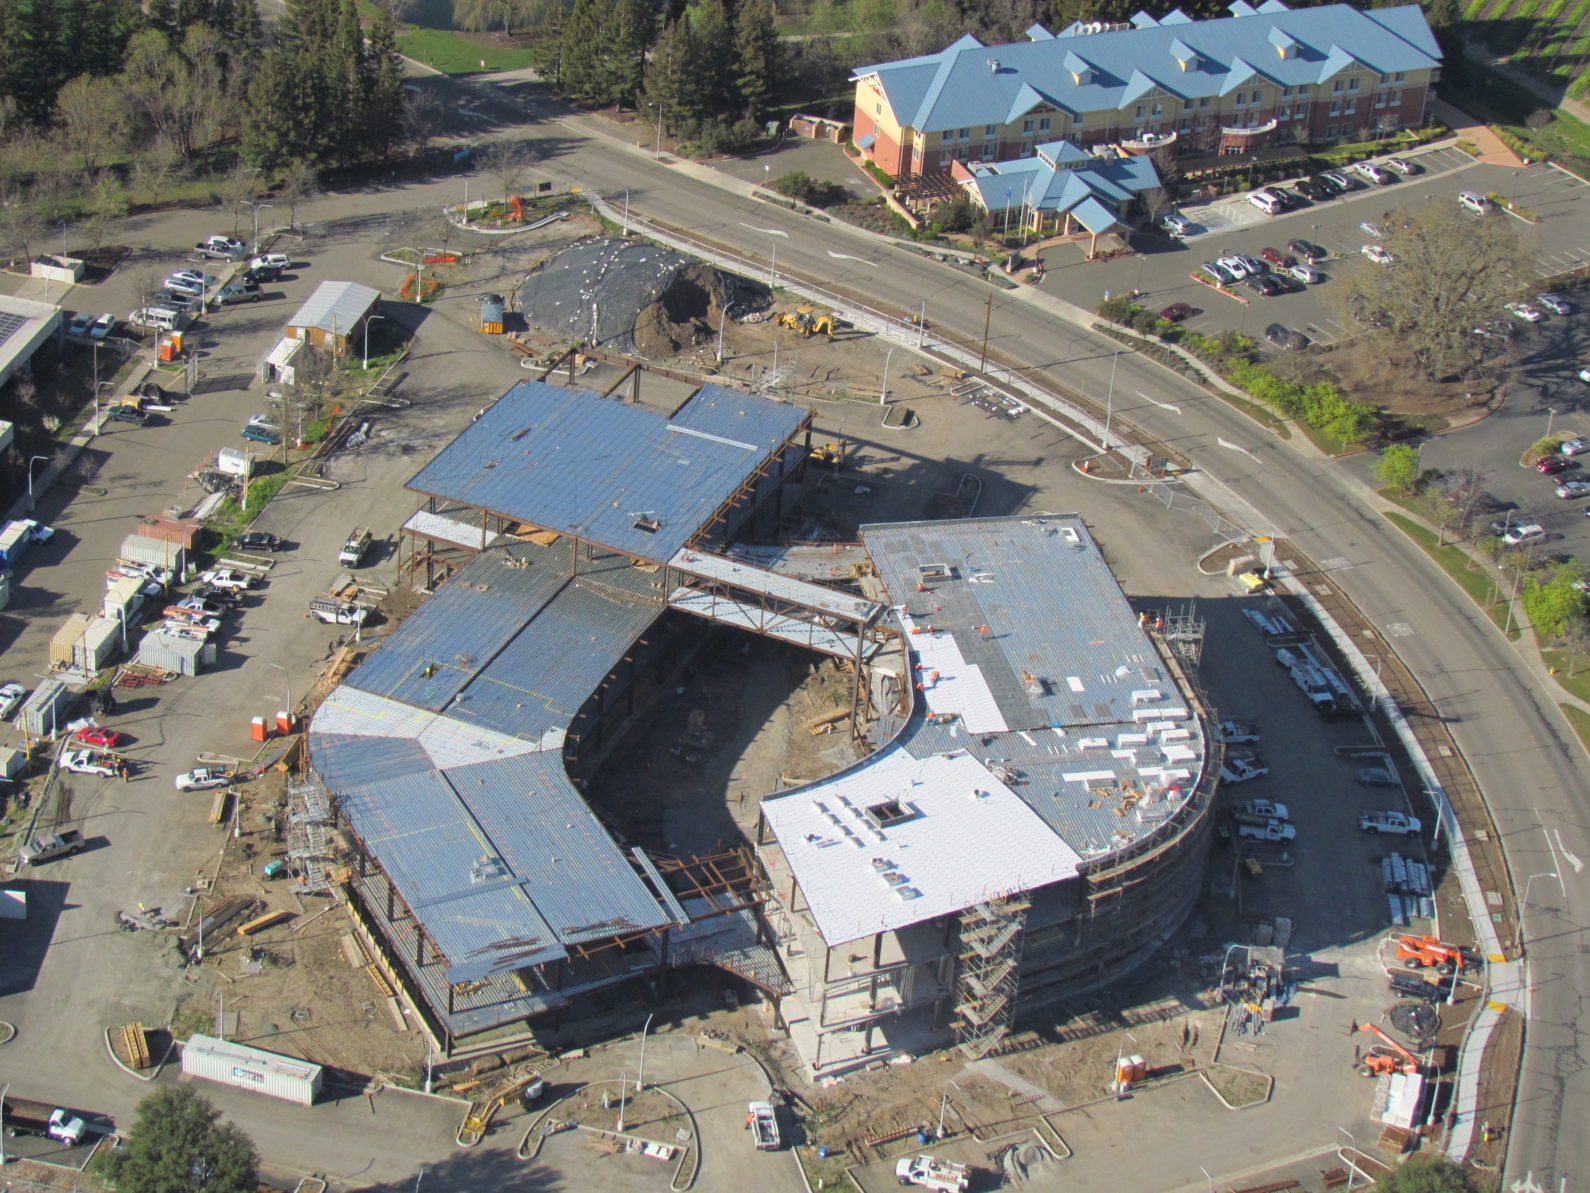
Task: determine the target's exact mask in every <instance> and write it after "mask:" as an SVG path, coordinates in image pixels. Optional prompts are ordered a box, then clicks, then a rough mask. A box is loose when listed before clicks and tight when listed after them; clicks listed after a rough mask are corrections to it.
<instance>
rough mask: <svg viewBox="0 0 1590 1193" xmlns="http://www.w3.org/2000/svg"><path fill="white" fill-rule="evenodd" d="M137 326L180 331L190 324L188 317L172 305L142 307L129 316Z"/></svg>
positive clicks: (129, 319)
mask: <svg viewBox="0 0 1590 1193" xmlns="http://www.w3.org/2000/svg"><path fill="white" fill-rule="evenodd" d="M127 322H128V323H131V324H133V325H134V326H135V327H152V328H154V329H155V330H156V331H180V330H181V329H182V328H184V327H186V326H187V325H188V317H187V315H185V314H183V313H182V312H181V311H178V310H173V309H172V308H171V307H140V308H139V309H138V310H136V311H134V312H133V313H132V314H130V315H128V316H127Z"/></svg>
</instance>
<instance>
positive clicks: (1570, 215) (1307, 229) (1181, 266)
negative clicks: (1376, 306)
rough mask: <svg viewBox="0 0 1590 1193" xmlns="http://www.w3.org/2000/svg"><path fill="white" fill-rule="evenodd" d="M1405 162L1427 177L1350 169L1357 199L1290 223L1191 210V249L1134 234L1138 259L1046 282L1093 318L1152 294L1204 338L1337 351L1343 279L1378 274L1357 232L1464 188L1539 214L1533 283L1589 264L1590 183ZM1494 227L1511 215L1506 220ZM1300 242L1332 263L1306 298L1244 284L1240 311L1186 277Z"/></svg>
mask: <svg viewBox="0 0 1590 1193" xmlns="http://www.w3.org/2000/svg"><path fill="white" fill-rule="evenodd" d="M1405 156H1406V157H1407V158H1408V160H1410V161H1412V162H1413V163H1415V164H1416V165H1417V166H1419V167H1420V169H1421V171H1422V172H1421V173H1418V174H1415V175H1413V176H1411V177H1407V178H1403V177H1401V176H1400V175H1397V176H1396V178H1397V180H1396V181H1394V182H1392V183H1390V184H1388V185H1384V186H1377V185H1375V184H1372V183H1368V182H1365V181H1364V180H1363V179H1361V178H1357V177H1356V176H1355V175H1353V174H1352V173H1351V172H1349V174H1348V177H1349V178H1353V179H1354V181H1355V188H1354V189H1353V190H1352V191H1350V192H1349V193H1347V194H1345V195H1342V196H1340V197H1338V198H1335V199H1329V200H1324V201H1321V202H1316V203H1310V204H1308V205H1306V206H1303V207H1301V208H1299V209H1297V210H1294V211H1290V212H1287V213H1285V214H1282V215H1277V216H1268V215H1265V214H1264V213H1263V212H1261V211H1259V210H1258V209H1257V208H1256V207H1254V206H1252V205H1251V204H1250V203H1248V202H1247V201H1246V199H1245V198H1244V195H1243V194H1241V193H1239V194H1236V195H1232V196H1228V197H1226V198H1225V199H1222V200H1220V201H1219V202H1217V203H1215V204H1213V205H1211V206H1209V207H1204V208H1184V209H1183V213H1184V214H1185V215H1186V217H1187V218H1188V219H1189V220H1190V221H1192V224H1193V228H1192V230H1191V231H1190V233H1189V234H1188V235H1187V236H1186V237H1185V238H1184V239H1183V240H1181V241H1174V240H1168V239H1165V238H1162V237H1158V236H1152V235H1142V236H1138V237H1137V238H1136V239H1135V242H1134V247H1136V248H1137V249H1138V250H1139V252H1138V255H1136V256H1134V257H1124V258H1114V259H1111V260H1108V261H1095V262H1086V261H1082V260H1081V259H1080V256H1079V255H1078V254H1076V253H1075V252H1074V251H1073V250H1069V249H1060V250H1050V251H1049V253H1048V254H1047V256H1046V260H1045V266H1046V268H1045V276H1044V281H1043V285H1045V286H1048V287H1050V288H1052V290H1053V292H1054V293H1056V294H1058V295H1061V296H1063V297H1065V298H1066V299H1068V300H1069V301H1071V302H1074V303H1077V304H1078V305H1080V306H1084V307H1088V308H1090V309H1091V308H1093V307H1095V306H1097V305H1098V303H1099V302H1100V301H1102V300H1103V299H1104V297H1105V296H1106V294H1107V293H1108V294H1114V295H1120V294H1125V293H1128V292H1130V291H1131V290H1133V289H1137V290H1141V291H1144V292H1146V297H1145V298H1143V299H1142V302H1143V304H1144V305H1145V306H1148V307H1150V308H1151V309H1153V310H1156V311H1157V310H1161V309H1163V308H1165V307H1167V306H1169V305H1170V304H1171V303H1176V302H1182V303H1186V304H1187V305H1189V306H1191V307H1192V308H1194V310H1195V311H1197V312H1198V313H1197V314H1196V315H1194V316H1193V317H1192V318H1190V319H1188V320H1186V322H1185V324H1184V326H1186V327H1189V328H1191V329H1193V330H1195V331H1199V332H1202V333H1204V334H1206V335H1212V334H1215V333H1217V332H1220V331H1223V330H1227V329H1231V330H1236V331H1243V332H1246V333H1248V334H1249V335H1253V336H1256V337H1257V336H1262V335H1263V332H1264V329H1265V328H1266V327H1267V326H1268V325H1269V324H1271V323H1280V324H1282V325H1283V326H1284V327H1286V328H1288V329H1289V330H1292V331H1300V332H1302V333H1303V334H1304V335H1306V336H1308V337H1309V338H1310V339H1311V340H1312V341H1314V342H1315V343H1318V344H1321V345H1329V344H1333V343H1337V342H1339V341H1340V340H1342V339H1345V338H1348V337H1350V336H1351V334H1352V328H1351V326H1350V324H1351V320H1350V319H1349V320H1346V322H1344V318H1345V317H1344V315H1343V312H1341V311H1340V310H1339V309H1337V304H1336V303H1335V302H1334V301H1333V293H1334V291H1335V289H1336V287H1335V285H1334V283H1335V282H1336V281H1337V280H1338V277H1339V276H1340V275H1342V274H1344V273H1346V272H1347V271H1350V270H1354V269H1373V268H1377V266H1375V265H1374V264H1373V263H1372V262H1370V261H1369V260H1367V259H1366V258H1365V257H1364V256H1363V254H1362V252H1361V251H1360V250H1361V249H1362V246H1363V245H1365V244H1368V243H1373V242H1374V240H1375V238H1374V237H1373V236H1371V235H1369V234H1368V233H1366V232H1364V231H1363V229H1361V228H1360V227H1359V224H1360V223H1361V222H1363V221H1366V220H1367V221H1370V222H1379V223H1383V224H1384V223H1386V213H1388V212H1394V211H1396V210H1397V209H1398V208H1399V207H1405V206H1409V205H1414V204H1421V203H1429V202H1440V203H1455V201H1456V197H1457V194H1458V192H1459V191H1463V190H1472V191H1478V192H1481V193H1486V192H1494V193H1497V194H1500V195H1503V196H1504V197H1510V198H1513V199H1514V200H1515V201H1516V202H1517V203H1518V205H1519V206H1520V207H1523V208H1525V209H1527V210H1529V211H1532V212H1534V213H1535V214H1537V215H1538V216H1540V217H1541V223H1540V224H1538V225H1531V224H1528V223H1525V222H1524V221H1522V220H1519V221H1518V222H1517V225H1516V226H1517V229H1518V231H1519V233H1520V236H1521V238H1522V239H1523V241H1524V243H1525V244H1526V245H1527V246H1529V251H1530V253H1531V256H1532V258H1533V259H1532V261H1531V268H1532V269H1533V271H1534V273H1535V275H1536V276H1537V277H1542V278H1544V277H1548V276H1551V275H1554V274H1557V273H1561V272H1563V271H1564V270H1567V269H1572V268H1576V267H1577V266H1579V265H1583V264H1585V263H1587V262H1590V186H1586V185H1585V184H1584V183H1582V182H1580V181H1579V180H1578V179H1576V178H1574V177H1573V176H1572V175H1569V174H1566V173H1564V172H1563V171H1561V170H1558V169H1557V168H1555V167H1553V166H1550V165H1543V164H1542V165H1534V166H1529V167H1525V168H1519V169H1508V168H1505V167H1501V166H1491V165H1481V164H1478V163H1476V162H1475V161H1474V160H1473V159H1472V158H1470V157H1469V156H1468V155H1467V154H1465V153H1463V152H1462V151H1461V150H1458V149H1455V148H1433V149H1428V148H1427V149H1423V150H1418V151H1415V152H1412V153H1409V154H1406V155H1405ZM1476 218H1478V217H1476ZM1488 218H1500V219H1509V218H1515V217H1510V216H1507V215H1505V214H1500V213H1498V214H1496V215H1494V216H1492V217H1488ZM1299 238H1300V239H1303V240H1308V241H1311V242H1313V243H1315V244H1317V245H1319V246H1321V247H1322V248H1324V249H1325V250H1327V252H1328V253H1329V254H1330V256H1329V257H1328V259H1326V260H1325V261H1323V262H1321V263H1320V264H1319V266H1318V268H1319V270H1320V272H1321V273H1322V274H1324V280H1323V281H1321V282H1320V283H1318V284H1315V285H1310V286H1308V287H1307V288H1306V289H1303V290H1301V291H1298V292H1295V293H1290V294H1281V295H1277V296H1275V297H1272V298H1265V297H1261V296H1260V295H1259V294H1257V293H1255V292H1254V291H1252V290H1250V289H1248V287H1247V286H1245V285H1241V284H1239V285H1238V286H1236V287H1235V289H1236V291H1237V293H1238V294H1240V295H1242V297H1243V298H1245V299H1248V300H1249V301H1247V302H1241V301H1238V300H1236V299H1233V298H1231V297H1228V296H1226V295H1224V294H1221V293H1220V292H1219V291H1216V290H1214V289H1212V288H1211V287H1208V286H1204V285H1201V284H1200V283H1198V282H1196V281H1193V280H1192V278H1191V277H1190V276H1189V275H1190V274H1192V273H1194V272H1196V271H1197V269H1198V267H1199V265H1200V263H1202V262H1204V261H1213V260H1215V259H1217V258H1219V257H1222V256H1228V255H1230V254H1233V253H1245V254H1247V255H1248V256H1250V257H1255V258H1256V257H1259V255H1260V250H1261V249H1263V248H1265V247H1267V246H1273V247H1275V248H1276V249H1279V250H1281V251H1283V252H1285V251H1286V243H1287V241H1289V240H1292V239H1299ZM1498 315H1501V312H1498Z"/></svg>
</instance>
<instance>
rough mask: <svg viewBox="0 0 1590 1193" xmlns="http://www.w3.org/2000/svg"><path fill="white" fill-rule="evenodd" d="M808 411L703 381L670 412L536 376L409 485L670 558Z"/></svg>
mask: <svg viewBox="0 0 1590 1193" xmlns="http://www.w3.org/2000/svg"><path fill="white" fill-rule="evenodd" d="M807 417H808V415H807V413H806V411H804V410H802V409H801V408H799V407H796V406H789V405H785V404H782V403H778V402H774V401H771V400H770V399H767V398H761V397H756V396H754V395H751V394H746V393H741V392H740V391H738V390H730V389H724V388H722V387H720V386H705V387H703V388H702V389H701V390H700V391H699V392H697V393H696V394H695V395H693V396H692V397H691V398H690V399H689V400H688V401H687V402H686V403H685V404H684V406H683V407H681V408H680V409H679V410H677V411H676V412H675V413H674V415H673V417H672V418H671V419H668V418H665V417H664V416H663V415H661V414H659V413H657V412H656V411H652V410H648V409H646V408H644V407H641V406H634V405H628V404H625V403H624V402H621V401H617V400H614V399H611V398H602V397H599V396H598V395H596V394H593V393H590V392H589V391H586V390H578V389H565V388H560V387H558V386H553V385H549V384H547V383H546V382H541V381H526V382H521V383H520V384H519V385H517V386H515V387H514V388H513V389H511V390H509V391H508V392H507V393H506V394H504V395H503V396H502V398H501V399H500V400H499V401H497V402H496V403H495V404H493V405H492V406H490V407H488V408H487V409H486V411H485V413H483V414H482V415H481V416H480V417H479V418H478V419H477V420H476V421H475V422H473V423H472V424H470V426H468V427H467V428H465V430H464V431H463V433H462V434H460V435H459V437H458V438H457V439H455V440H454V441H453V442H452V443H450V444H448V445H447V446H446V447H444V448H443V449H442V450H441V451H440V452H438V453H437V455H436V457H435V458H434V459H432V460H431V462H430V463H428V464H427V465H426V466H425V467H424V468H422V469H420V471H419V472H418V473H417V474H415V476H414V478H413V479H412V480H410V481H409V483H408V487H409V488H411V489H414V490H416V491H418V492H421V493H426V494H429V495H431V496H433V497H440V498H445V499H447V500H450V501H457V502H462V503H464V504H466V505H471V506H477V507H480V508H484V509H486V510H489V511H491V512H492V513H496V514H500V515H502V516H504V517H508V518H513V519H515V520H517V521H521V522H526V523H529V524H531V525H534V526H540V527H544V528H546V529H548V530H556V531H558V532H560V533H564V534H571V535H575V536H577V537H579V538H581V539H584V540H589V541H593V542H597V543H601V544H602V545H604V546H607V547H611V548H613V549H615V550H619V551H624V552H627V553H629V554H632V555H636V556H639V557H641V558H643V559H651V560H656V561H659V562H661V561H662V560H666V559H668V558H669V557H670V556H672V555H673V554H674V553H675V552H677V551H678V550H679V549H680V548H681V547H683V546H684V545H685V544H686V543H687V542H689V541H690V540H691V539H692V538H693V537H694V536H695V535H696V534H697V533H698V532H700V530H701V529H702V527H703V526H704V525H705V524H706V523H707V522H708V521H709V520H710V519H711V518H712V516H713V515H714V514H715V513H716V512H717V511H718V510H719V509H720V508H722V507H723V505H724V504H725V503H726V502H728V501H729V500H730V498H732V497H733V496H734V495H735V493H736V492H737V491H738V490H739V488H740V486H741V485H742V484H743V483H744V482H745V481H746V480H747V478H748V477H750V476H751V475H752V474H753V473H754V472H755V471H756V470H757V469H758V468H759V467H760V466H761V465H762V464H763V462H764V461H765V460H767V459H768V457H770V456H772V455H773V454H774V453H775V452H777V451H778V450H779V449H780V448H781V447H782V446H783V444H784V443H785V442H786V440H788V439H789V437H790V436H792V435H794V434H795V433H796V431H797V430H798V429H799V428H800V427H801V426H802V425H803V423H804V422H805V421H806V419H807Z"/></svg>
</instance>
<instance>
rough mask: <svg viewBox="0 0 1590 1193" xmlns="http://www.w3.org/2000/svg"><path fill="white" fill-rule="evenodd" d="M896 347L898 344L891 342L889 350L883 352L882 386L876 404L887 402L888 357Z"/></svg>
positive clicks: (885, 403) (883, 404)
mask: <svg viewBox="0 0 1590 1193" xmlns="http://www.w3.org/2000/svg"><path fill="white" fill-rule="evenodd" d="M896 347H898V345H894V344H891V345H890V346H889V351H887V352H885V353H884V354H883V388H882V389H880V390H879V391H878V405H880V406H887V405H888V404H889V358H890V357H891V356H893V355H894V350H895V348H896Z"/></svg>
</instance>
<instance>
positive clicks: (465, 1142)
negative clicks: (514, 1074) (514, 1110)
mask: <svg viewBox="0 0 1590 1193" xmlns="http://www.w3.org/2000/svg"><path fill="white" fill-rule="evenodd" d="M545 1086H546V1082H545V1081H544V1080H543V1079H542V1077H541V1074H540V1072H539V1071H537V1072H534V1073H529V1074H527V1075H525V1076H523V1077H518V1078H515V1079H514V1080H513V1081H511V1082H509V1083H508V1084H507V1085H504V1086H502V1087H500V1088H499V1089H498V1090H497V1092H496V1093H494V1094H491V1095H490V1096H488V1097H486V1098H484V1099H482V1100H480V1101H478V1102H476V1103H475V1104H474V1105H472V1106H471V1107H470V1108H469V1113H468V1114H466V1115H465V1116H464V1125H463V1126H461V1127H459V1128H458V1142H459V1143H460V1144H461V1145H462V1146H464V1147H474V1146H475V1145H476V1144H477V1143H479V1142H480V1141H481V1140H482V1139H484V1138H485V1137H486V1132H487V1131H489V1130H491V1120H492V1119H493V1118H495V1117H496V1114H497V1111H499V1110H501V1109H502V1108H503V1107H504V1106H506V1105H507V1104H508V1103H509V1102H511V1101H512V1100H513V1099H514V1098H521V1097H522V1098H523V1099H524V1100H525V1102H527V1103H528V1102H533V1101H534V1100H535V1099H536V1098H537V1097H539V1096H540V1094H541V1091H542V1089H544V1088H545Z"/></svg>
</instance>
